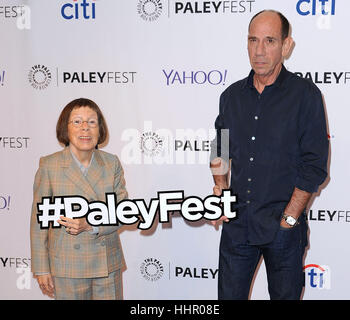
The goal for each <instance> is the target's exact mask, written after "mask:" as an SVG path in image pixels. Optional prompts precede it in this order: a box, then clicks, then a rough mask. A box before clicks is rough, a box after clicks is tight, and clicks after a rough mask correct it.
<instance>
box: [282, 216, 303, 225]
mask: <svg viewBox="0 0 350 320" xmlns="http://www.w3.org/2000/svg"><path fill="white" fill-rule="evenodd" d="M283 219H284V221H285V222H286V223H287V224H288V225H289V226H291V227H295V226H296V225H297V224H298V223H299V221H298V219H295V218H294V217H292V216H288V215H286V214H283Z"/></svg>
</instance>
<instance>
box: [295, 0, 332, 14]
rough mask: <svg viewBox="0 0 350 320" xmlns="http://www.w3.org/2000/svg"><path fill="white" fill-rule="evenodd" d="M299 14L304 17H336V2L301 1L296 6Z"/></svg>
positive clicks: (320, 0) (326, 0)
mask: <svg viewBox="0 0 350 320" xmlns="http://www.w3.org/2000/svg"><path fill="white" fill-rule="evenodd" d="M296 9H297V12H298V13H299V14H300V15H302V16H308V15H310V14H311V15H313V16H315V15H317V14H318V13H320V14H321V15H325V16H327V15H329V14H330V15H332V16H334V15H335V0H299V1H298V2H297V6H296Z"/></svg>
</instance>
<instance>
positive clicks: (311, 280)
mask: <svg viewBox="0 0 350 320" xmlns="http://www.w3.org/2000/svg"><path fill="white" fill-rule="evenodd" d="M303 269H304V272H305V286H306V285H308V286H310V287H311V288H318V289H330V288H331V270H330V268H329V267H328V266H320V265H317V264H308V265H306V266H305V267H304V268H303Z"/></svg>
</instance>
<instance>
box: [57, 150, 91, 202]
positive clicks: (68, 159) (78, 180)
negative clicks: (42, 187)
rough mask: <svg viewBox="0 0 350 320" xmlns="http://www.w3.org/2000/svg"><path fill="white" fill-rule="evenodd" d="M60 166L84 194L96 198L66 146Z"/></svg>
mask: <svg viewBox="0 0 350 320" xmlns="http://www.w3.org/2000/svg"><path fill="white" fill-rule="evenodd" d="M62 167H63V168H64V174H65V175H66V177H67V178H68V179H69V180H70V181H71V182H72V183H74V184H75V185H76V186H77V187H78V188H79V189H81V190H82V191H83V193H84V194H85V196H87V197H89V198H92V199H96V197H97V195H96V192H95V191H94V189H93V188H92V186H91V185H90V183H89V182H88V180H87V179H85V177H84V176H83V175H82V172H81V170H80V169H79V167H78V165H77V164H76V163H75V160H74V159H73V157H72V155H71V153H70V150H69V148H68V147H67V148H65V149H64V150H63V162H62ZM90 169H91V168H90ZM90 169H89V171H90Z"/></svg>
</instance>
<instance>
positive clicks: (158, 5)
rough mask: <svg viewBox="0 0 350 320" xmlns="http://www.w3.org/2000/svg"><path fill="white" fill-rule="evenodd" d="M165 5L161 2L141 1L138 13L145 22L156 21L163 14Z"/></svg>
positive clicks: (158, 0)
mask: <svg viewBox="0 0 350 320" xmlns="http://www.w3.org/2000/svg"><path fill="white" fill-rule="evenodd" d="M162 11H163V5H162V2H161V0H139V2H138V4H137V13H138V14H139V15H140V17H141V18H142V19H143V20H146V21H154V20H157V19H158V18H159V16H160V15H161V14H162Z"/></svg>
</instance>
